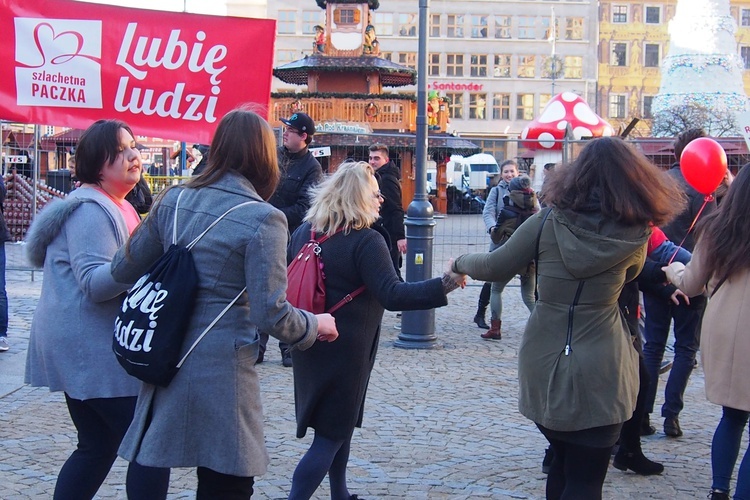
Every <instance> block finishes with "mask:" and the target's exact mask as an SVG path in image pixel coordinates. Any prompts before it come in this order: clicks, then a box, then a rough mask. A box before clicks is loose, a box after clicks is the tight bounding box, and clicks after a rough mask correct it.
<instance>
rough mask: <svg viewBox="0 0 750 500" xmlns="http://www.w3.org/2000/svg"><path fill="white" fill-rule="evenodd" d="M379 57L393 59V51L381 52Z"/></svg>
mask: <svg viewBox="0 0 750 500" xmlns="http://www.w3.org/2000/svg"><path fill="white" fill-rule="evenodd" d="M380 57H382V58H383V59H387V60H388V61H393V52H381V53H380Z"/></svg>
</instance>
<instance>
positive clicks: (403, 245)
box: [396, 240, 406, 253]
mask: <svg viewBox="0 0 750 500" xmlns="http://www.w3.org/2000/svg"><path fill="white" fill-rule="evenodd" d="M396 246H398V251H399V252H401V253H406V240H398V241H397V242H396Z"/></svg>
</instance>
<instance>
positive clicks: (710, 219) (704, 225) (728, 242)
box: [695, 163, 750, 279]
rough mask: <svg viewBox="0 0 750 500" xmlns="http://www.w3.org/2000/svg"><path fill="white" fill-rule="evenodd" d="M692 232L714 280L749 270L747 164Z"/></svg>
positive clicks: (749, 187) (749, 169) (749, 167)
mask: <svg viewBox="0 0 750 500" xmlns="http://www.w3.org/2000/svg"><path fill="white" fill-rule="evenodd" d="M695 232H696V238H697V239H698V240H699V242H700V246H701V253H702V255H703V256H704V258H705V261H706V263H707V265H708V267H709V271H710V273H711V275H713V276H714V277H716V278H719V279H727V278H730V277H731V276H732V275H733V274H735V273H739V272H741V271H743V270H745V269H748V268H750V259H748V255H750V163H747V164H745V166H743V167H742V168H741V169H740V171H739V173H738V174H737V176H736V177H735V178H734V181H733V182H732V184H731V185H730V186H729V189H728V190H727V194H726V196H725V197H724V199H723V200H722V202H721V204H720V205H719V207H718V208H717V209H716V210H714V211H713V212H711V213H710V214H708V215H706V216H704V217H703V218H701V220H700V222H699V223H698V225H697V226H696V231H695Z"/></svg>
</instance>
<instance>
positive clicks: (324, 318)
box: [315, 313, 339, 342]
mask: <svg viewBox="0 0 750 500" xmlns="http://www.w3.org/2000/svg"><path fill="white" fill-rule="evenodd" d="M315 317H316V318H317V320H318V341H320V342H333V341H334V340H336V339H337V338H338V337H339V331H338V330H337V329H336V319H335V318H334V317H333V316H331V315H330V314H328V313H323V314H316V315H315Z"/></svg>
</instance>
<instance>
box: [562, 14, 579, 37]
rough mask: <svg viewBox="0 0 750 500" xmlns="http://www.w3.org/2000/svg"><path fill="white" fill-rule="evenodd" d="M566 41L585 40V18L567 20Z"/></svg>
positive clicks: (569, 18)
mask: <svg viewBox="0 0 750 500" xmlns="http://www.w3.org/2000/svg"><path fill="white" fill-rule="evenodd" d="M565 39H566V40H583V18H582V17H568V18H567V19H565Z"/></svg>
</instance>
